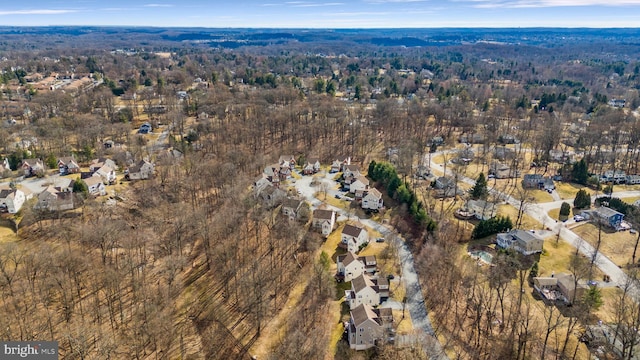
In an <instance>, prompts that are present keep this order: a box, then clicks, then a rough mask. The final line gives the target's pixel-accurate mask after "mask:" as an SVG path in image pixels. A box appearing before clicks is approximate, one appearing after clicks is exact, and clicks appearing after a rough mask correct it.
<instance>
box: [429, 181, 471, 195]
mask: <svg viewBox="0 0 640 360" xmlns="http://www.w3.org/2000/svg"><path fill="white" fill-rule="evenodd" d="M434 187H435V191H434V194H433V196H434V197H437V198H447V197H454V196H456V195H462V194H464V192H463V191H462V190H460V189H458V188H457V186H456V180H455V179H454V178H450V177H444V176H441V177H439V178H436V180H435V182H434Z"/></svg>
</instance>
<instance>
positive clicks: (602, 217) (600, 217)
mask: <svg viewBox="0 0 640 360" xmlns="http://www.w3.org/2000/svg"><path fill="white" fill-rule="evenodd" d="M591 214H592V215H593V217H594V219H595V220H596V221H600V222H601V223H602V224H604V225H607V226H609V227H611V228H614V229H616V230H618V229H619V228H620V224H622V219H624V214H622V213H619V212H617V211H615V210H613V209H611V208H608V207H606V206H600V207H598V208H595V210H593V211H591Z"/></svg>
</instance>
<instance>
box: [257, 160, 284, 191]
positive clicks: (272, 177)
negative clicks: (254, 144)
mask: <svg viewBox="0 0 640 360" xmlns="http://www.w3.org/2000/svg"><path fill="white" fill-rule="evenodd" d="M262 173H263V174H264V177H265V178H266V179H267V180H269V181H270V182H271V184H273V185H275V186H278V185H279V184H280V165H278V164H272V165H269V166H267V167H265V168H264V171H263V172H262ZM282 180H285V179H282Z"/></svg>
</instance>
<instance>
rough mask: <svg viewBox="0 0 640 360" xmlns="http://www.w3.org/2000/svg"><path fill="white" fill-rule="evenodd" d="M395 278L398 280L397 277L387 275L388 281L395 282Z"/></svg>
mask: <svg viewBox="0 0 640 360" xmlns="http://www.w3.org/2000/svg"><path fill="white" fill-rule="evenodd" d="M395 278H396V277H395V276H393V274H389V275H387V280H393V279H395Z"/></svg>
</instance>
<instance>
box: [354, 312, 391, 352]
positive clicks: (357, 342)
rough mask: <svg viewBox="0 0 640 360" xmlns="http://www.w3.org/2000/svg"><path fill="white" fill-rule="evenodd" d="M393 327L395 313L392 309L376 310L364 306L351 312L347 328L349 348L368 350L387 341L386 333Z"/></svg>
mask: <svg viewBox="0 0 640 360" xmlns="http://www.w3.org/2000/svg"><path fill="white" fill-rule="evenodd" d="M392 326H393V312H392V310H391V309H390V308H382V309H374V308H372V307H371V306H369V305H366V304H362V305H360V306H357V307H356V308H354V309H353V310H351V313H350V318H349V324H348V326H347V338H348V340H349V347H350V348H351V349H354V350H366V349H369V348H371V347H374V346H376V345H377V344H378V343H380V342H381V341H385V339H386V337H385V333H386V332H387V331H389V330H390V329H391V328H392Z"/></svg>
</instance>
